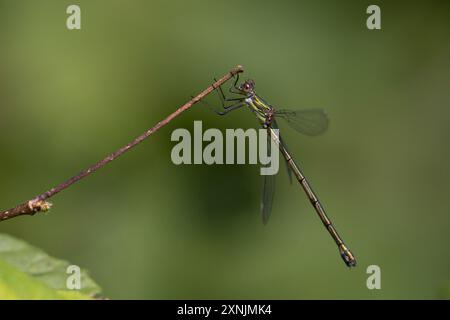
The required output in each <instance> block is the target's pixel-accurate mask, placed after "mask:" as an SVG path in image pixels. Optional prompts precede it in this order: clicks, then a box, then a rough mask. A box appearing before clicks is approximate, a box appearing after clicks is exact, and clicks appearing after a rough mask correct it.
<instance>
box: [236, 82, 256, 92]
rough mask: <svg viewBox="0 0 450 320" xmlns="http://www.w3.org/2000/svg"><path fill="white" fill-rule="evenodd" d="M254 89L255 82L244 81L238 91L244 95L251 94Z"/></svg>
mask: <svg viewBox="0 0 450 320" xmlns="http://www.w3.org/2000/svg"><path fill="white" fill-rule="evenodd" d="M254 89H255V81H253V80H250V79H248V80H245V81H244V82H243V83H242V84H241V85H240V86H239V90H241V91H242V92H244V93H253V91H254Z"/></svg>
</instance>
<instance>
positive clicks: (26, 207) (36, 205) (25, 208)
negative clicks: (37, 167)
mask: <svg viewBox="0 0 450 320" xmlns="http://www.w3.org/2000/svg"><path fill="white" fill-rule="evenodd" d="M243 71H244V69H243V67H242V66H240V65H238V66H237V67H235V68H233V69H231V70H230V72H228V73H227V74H226V75H224V76H223V77H222V78H220V79H219V80H217V81H216V82H214V83H213V84H212V85H210V86H209V87H208V88H206V89H205V90H203V91H202V92H201V93H200V94H198V95H197V96H196V97H194V98H192V99H191V100H190V101H189V102H187V103H186V104H185V105H183V106H181V107H180V108H178V109H177V110H176V111H175V112H173V113H172V114H170V115H169V116H168V117H167V118H165V119H164V120H162V121H160V122H158V123H157V124H156V125H155V126H154V127H153V128H150V129H148V130H147V131H145V132H144V133H143V134H142V135H140V136H139V137H137V138H136V139H134V140H133V141H131V142H130V143H128V144H127V145H125V146H124V147H122V148H120V149H119V150H117V151H116V152H114V153H111V154H110V155H108V156H107V157H106V158H104V159H103V160H100V161H99V162H97V163H96V164H93V165H92V166H90V167H88V168H87V169H85V170H83V171H81V172H80V173H79V174H77V175H75V176H73V177H72V178H70V179H69V180H67V181H65V182H63V183H61V184H60V185H58V186H56V187H54V188H51V189H50V190H48V191H46V192H44V193H42V194H40V195H38V196H37V197H35V198H33V199H31V200H29V201H26V202H24V203H22V204H19V205H18V206H16V207H14V208H12V209H9V210H6V211H2V212H0V221H3V220H7V219H11V218H14V217H17V216H21V215H34V214H35V213H37V212H39V211H47V210H49V209H50V207H51V204H50V203H49V202H47V201H46V200H47V199H49V198H51V197H52V196H54V195H55V194H57V193H58V192H60V191H62V190H64V189H67V188H68V187H70V186H71V185H72V184H74V183H75V182H77V181H79V180H81V179H83V178H85V177H87V176H89V175H90V174H92V173H94V172H95V171H97V170H98V169H100V168H101V167H103V166H105V165H106V164H108V163H109V162H111V161H113V160H114V159H116V158H118V157H119V156H121V155H122V154H124V153H125V152H127V151H128V150H130V149H132V148H133V147H135V146H136V145H138V144H139V143H141V142H142V141H144V140H145V139H147V138H148V137H149V136H150V135H151V134H152V133H154V132H156V131H158V130H159V129H161V128H162V127H164V126H165V125H166V124H168V123H169V122H170V121H172V120H173V119H174V118H175V117H177V116H178V115H180V114H181V113H182V112H183V111H186V110H187V109H189V108H190V107H192V106H193V105H194V104H196V103H197V102H199V101H201V100H202V99H204V98H205V97H206V96H207V95H208V94H210V93H211V92H212V91H214V90H215V89H216V88H218V87H219V86H221V85H222V84H224V83H225V82H227V81H228V80H230V79H231V78H232V77H233V76H234V75H236V74H238V73H241V72H243Z"/></svg>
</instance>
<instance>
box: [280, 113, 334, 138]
mask: <svg viewBox="0 0 450 320" xmlns="http://www.w3.org/2000/svg"><path fill="white" fill-rule="evenodd" d="M275 116H276V117H277V118H281V119H284V120H285V121H286V122H287V123H288V124H289V126H291V128H293V129H294V130H296V131H298V132H300V133H303V134H306V135H308V136H316V135H319V134H321V133H323V132H325V131H326V130H327V128H328V122H329V120H328V116H327V114H326V113H325V111H324V110H322V109H306V110H288V109H282V110H277V111H276V112H275Z"/></svg>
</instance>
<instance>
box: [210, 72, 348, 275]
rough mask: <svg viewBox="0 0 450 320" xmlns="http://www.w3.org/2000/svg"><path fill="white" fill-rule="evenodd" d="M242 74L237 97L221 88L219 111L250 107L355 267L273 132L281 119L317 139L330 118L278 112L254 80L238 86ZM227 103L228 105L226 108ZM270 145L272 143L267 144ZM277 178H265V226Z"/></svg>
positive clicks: (314, 111) (316, 111)
mask: <svg viewBox="0 0 450 320" xmlns="http://www.w3.org/2000/svg"><path fill="white" fill-rule="evenodd" d="M238 82H239V74H238V75H237V76H236V80H235V82H234V84H233V85H232V86H231V87H230V89H229V91H230V92H231V93H233V94H235V95H236V97H234V98H227V97H226V96H225V94H224V93H223V90H222V88H221V87H218V88H217V89H218V92H219V95H220V97H221V100H222V107H223V111H220V112H219V111H216V112H217V113H218V114H220V115H225V114H227V113H228V112H231V111H233V110H236V109H239V108H241V107H244V106H247V107H248V108H249V109H250V110H251V111H252V112H253V113H254V114H255V116H256V117H257V119H258V120H259V122H260V124H261V125H262V127H263V128H265V129H267V136H268V137H269V138H271V139H273V140H274V142H275V143H276V145H277V146H278V147H279V150H280V152H281V154H282V155H283V157H284V159H285V160H286V164H287V168H288V173H289V178H290V180H291V182H292V174H294V176H295V178H296V179H297V181H298V182H299V183H300V185H301V186H302V188H303V190H304V191H305V193H306V195H307V196H308V198H309V201H310V202H311V204H312V206H313V207H314V209H315V211H316V212H317V214H318V215H319V218H320V219H321V220H322V223H323V225H324V226H325V228H326V229H327V230H328V232H329V233H330V235H331V237H332V238H333V239H334V241H335V242H336V244H337V246H338V249H339V252H340V254H341V257H342V259H343V260H344V262H345V264H346V265H347V266H348V267H354V266H356V259H355V257H354V256H353V254H352V253H351V251H350V250H349V249H348V248H347V247H346V246H345V244H344V241H343V240H342V239H341V237H340V236H339V234H338V233H337V231H336V229H335V228H334V226H333V224H332V223H331V220H330V219H329V218H328V216H327V214H326V213H325V210H324V209H323V206H322V204H321V203H320V201H319V199H318V197H317V196H316V194H315V193H314V191H313V190H312V188H311V186H310V184H309V183H308V181H307V180H306V178H305V176H304V175H303V173H302V171H301V170H300V169H299V167H298V165H297V164H296V163H295V162H294V160H293V158H292V156H291V154H290V153H289V151H288V150H287V147H286V144H285V143H284V142H283V140H282V139H281V136H280V135H279V134H277V133H276V131H274V129H278V125H277V120H276V119H278V118H280V119H283V120H285V121H286V122H287V123H288V124H289V125H290V126H291V127H292V128H293V129H295V130H296V131H298V132H300V133H303V134H306V135H310V136H314V135H318V134H320V133H322V132H324V131H325V130H326V129H327V127H328V117H327V115H326V114H325V112H324V111H323V110H320V109H311V110H296V111H294V110H286V109H283V110H278V109H275V108H274V107H273V106H272V105H270V104H269V103H267V102H266V101H264V99H262V98H261V97H260V96H259V95H258V94H256V92H255V83H254V81H252V80H246V81H245V82H243V83H242V84H240V85H238ZM227 103H229V104H228V105H227ZM268 146H270V143H268ZM274 186H275V176H274V175H266V176H264V182H263V195H262V201H261V213H262V219H263V223H264V224H265V223H267V221H268V219H269V216H270V213H271V210H272V201H273V195H274V190H275V188H274Z"/></svg>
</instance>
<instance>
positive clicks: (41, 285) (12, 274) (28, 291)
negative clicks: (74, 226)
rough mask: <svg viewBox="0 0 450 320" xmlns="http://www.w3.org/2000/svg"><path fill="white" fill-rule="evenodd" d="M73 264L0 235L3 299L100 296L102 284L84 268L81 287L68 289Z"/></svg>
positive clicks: (0, 293) (0, 279)
mask: <svg viewBox="0 0 450 320" xmlns="http://www.w3.org/2000/svg"><path fill="white" fill-rule="evenodd" d="M70 265H71V264H70V263H69V262H67V261H64V260H59V259H56V258H53V257H50V256H49V255H47V254H46V253H45V252H44V251H42V250H40V249H38V248H35V247H33V246H31V245H29V244H27V243H26V242H24V241H22V240H18V239H15V238H13V237H11V236H9V235H5V234H0V299H89V298H92V297H94V296H97V295H99V293H100V291H101V289H100V287H99V286H98V285H97V283H95V281H94V280H92V279H91V278H90V277H89V275H88V273H87V272H86V271H85V270H81V289H80V290H68V289H67V286H66V281H67V279H68V277H69V276H71V274H68V273H67V267H68V266H70Z"/></svg>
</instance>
